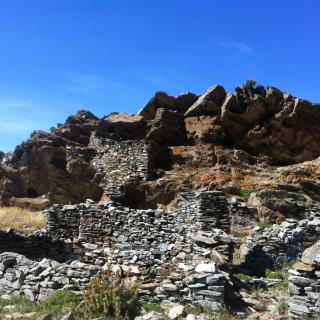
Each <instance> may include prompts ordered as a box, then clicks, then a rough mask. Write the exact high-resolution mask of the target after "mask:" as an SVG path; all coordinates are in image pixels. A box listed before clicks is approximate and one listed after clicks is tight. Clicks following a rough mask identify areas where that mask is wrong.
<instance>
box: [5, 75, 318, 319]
mask: <svg viewBox="0 0 320 320" xmlns="http://www.w3.org/2000/svg"><path fill="white" fill-rule="evenodd" d="M0 158H1V165H0V204H1V205H5V206H8V205H11V206H18V207H27V208H31V209H34V210H44V209H45V208H48V207H50V206H51V205H53V204H70V203H72V204H78V203H80V202H85V201H86V200H87V199H91V200H93V201H100V200H102V201H118V202H119V203H120V204H121V205H123V206H124V207H128V208H130V210H131V209H132V210H138V209H139V210H165V211H166V212H172V213H175V212H177V206H178V199H179V194H181V193H182V192H186V191H196V190H199V191H201V190H219V191H221V192H222V193H223V194H225V195H226V199H227V201H228V208H229V211H230V221H229V223H230V230H229V231H228V232H229V233H228V237H230V239H231V240H230V241H231V242H232V243H233V244H234V250H233V253H232V259H231V260H229V261H227V263H226V264H227V267H226V268H225V269H224V270H223V272H225V275H226V279H227V281H226V283H227V286H228V288H227V289H226V295H225V307H223V308H222V310H220V311H219V313H218V314H216V315H212V313H210V312H207V310H203V309H201V310H200V309H197V308H195V307H194V306H193V307H190V306H188V305H182V304H179V303H176V302H175V303H174V304H172V303H171V304H168V302H164V303H162V304H160V303H156V304H154V303H149V304H144V308H143V309H142V311H141V315H140V316H139V317H138V318H137V319H139V320H148V319H149V320H156V319H187V320H192V319H228V318H230V319H234V318H246V319H266V320H267V319H287V318H288V317H293V318H300V319H302V318H304V317H305V318H312V317H313V318H316V317H317V316H319V314H320V308H319V305H320V298H319V296H318V289H317V288H318V287H319V284H318V281H319V280H318V274H319V273H318V272H320V271H318V264H320V261H318V260H319V259H318V255H319V254H320V253H319V252H320V249H319V246H318V245H317V241H319V240H320V105H318V104H313V103H311V102H309V101H306V100H302V99H299V98H296V97H293V96H292V95H291V94H288V93H283V92H281V91H280V90H279V89H277V88H274V87H267V88H265V87H263V86H257V85H255V84H254V83H253V82H250V81H248V82H247V83H245V84H244V85H242V86H241V87H237V88H236V89H235V91H234V92H231V93H227V92H226V91H225V89H224V88H223V87H222V86H219V85H216V86H213V87H211V88H209V89H208V90H207V91H206V92H205V93H204V94H203V95H201V96H198V95H195V94H192V93H183V94H181V95H179V96H177V97H171V96H168V95H167V94H166V93H163V92H158V93H156V94H155V96H154V97H153V98H152V99H151V100H150V101H149V102H148V103H147V104H146V105H145V106H144V107H143V108H142V109H141V110H140V111H139V113H138V114H137V115H129V114H123V113H113V114H110V115H108V116H105V117H103V118H100V119H99V118H97V117H96V116H94V115H93V114H92V113H90V112H89V111H79V112H78V113H77V114H76V115H74V116H70V117H69V118H68V119H67V120H66V122H65V123H64V124H58V125H57V127H56V128H52V129H51V131H50V133H46V132H40V131H35V132H33V133H32V134H31V137H30V139H28V140H27V141H25V142H23V143H22V144H21V145H19V146H17V147H16V149H15V150H14V151H13V152H12V153H7V154H4V153H1V155H0ZM128 210H129V209H128ZM128 212H129V211H128ZM141 212H142V211H141ZM4 239H7V238H6V237H4ZM24 241H25V240H24ZM0 248H3V244H2V245H1V237H0ZM2 252H4V250H3V249H2V251H0V253H2ZM0 256H1V254H0ZM30 263H31V262H30ZM32 263H35V262H32ZM37 263H38V262H37ZM45 269H46V268H43V270H42V272H45ZM9 271H10V270H9ZM5 272H6V269H5V268H4V267H3V266H2V269H1V264H0V275H1V273H3V274H5ZM15 272H18V271H17V270H16V271H15ZM62 273H63V272H62ZM9 274H10V275H9ZM60 276H61V275H60ZM63 276H64V275H63ZM6 277H9V278H8V279H6V281H11V282H14V279H13V278H14V277H16V275H13V272H8V276H6ZM10 277H13V278H10ZM35 281H36V280H35ZM319 283H320V282H319ZM32 285H35V284H32ZM0 289H1V288H0ZM69 298H70V297H68V299H69ZM50 304H52V305H55V304H57V305H59V307H57V310H60V311H61V302H60V301H55V302H51V303H50ZM76 305H77V303H75V301H74V300H73V298H70V301H69V300H68V302H67V303H65V307H66V310H64V311H63V314H64V315H62V314H61V312H57V311H56V310H52V309H49V310H47V309H46V307H43V308H42V309H41V307H38V308H35V307H34V306H33V305H30V304H28V302H25V301H24V302H21V301H18V300H12V297H6V296H3V297H2V299H1V300H0V318H3V319H14V318H16V319H19V318H20V319H50V317H51V318H56V319H58V318H61V317H62V316H65V318H63V319H73V317H76V318H79V314H77V308H76ZM70 312H72V314H71V313H70ZM68 313H69V314H68ZM49 314H51V316H49ZM44 315H47V318H45V317H44ZM41 316H42V318H41ZM79 319H80V318H79Z"/></svg>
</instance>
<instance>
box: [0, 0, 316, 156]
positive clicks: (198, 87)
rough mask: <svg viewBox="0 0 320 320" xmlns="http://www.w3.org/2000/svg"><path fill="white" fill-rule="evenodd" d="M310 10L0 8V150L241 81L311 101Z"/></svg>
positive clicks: (249, 6) (257, 5)
mask: <svg viewBox="0 0 320 320" xmlns="http://www.w3.org/2000/svg"><path fill="white" fill-rule="evenodd" d="M319 12H320V1H318V0H308V1H292V0H290V1H289V0H277V1H276V0H268V1H254V0H251V1H249V0H247V1H245V0H229V1H227V0H226V1H222V0H221V1H215V0H161V1H157V0H155V1H151V0H135V1H133V0H130V1H129V0H109V1H108V0H41V1H40V0H37V1H36V0H0V48H1V50H0V150H4V151H8V150H12V149H14V146H15V145H16V144H18V143H20V142H21V141H22V140H24V139H26V138H28V136H29V134H30V133H31V132H32V131H33V130H35V129H42V130H48V129H49V128H50V127H52V126H55V125H56V123H58V122H64V120H65V118H66V117H67V116H68V115H69V114H73V113H75V112H76V111H77V110H79V109H89V110H90V111H92V112H93V113H95V114H96V115H98V116H103V115H105V114H108V113H110V112H112V111H122V112H130V113H134V112H137V111H138V109H139V108H140V107H141V106H143V105H144V103H145V102H146V101H147V100H148V99H149V98H150V97H151V96H152V95H153V94H154V92H155V91H159V90H161V91H167V92H168V93H170V94H172V95H177V94H179V93H180V92H183V91H193V92H195V93H197V94H201V93H202V92H203V91H205V90H206V89H207V88H208V87H209V86H210V85H213V84H216V83H219V84H222V85H224V86H225V88H226V89H227V90H233V88H234V87H235V86H237V85H239V84H241V83H242V82H244V80H245V79H255V80H257V82H258V83H261V84H264V85H274V86H277V87H279V88H280V89H282V90H284V91H289V92H291V93H292V94H294V95H296V96H300V97H302V98H306V99H310V100H312V101H315V102H316V101H320V19H319Z"/></svg>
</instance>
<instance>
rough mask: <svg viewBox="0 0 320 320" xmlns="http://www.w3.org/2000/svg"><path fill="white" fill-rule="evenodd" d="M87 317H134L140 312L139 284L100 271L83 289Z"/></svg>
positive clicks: (84, 309) (120, 318)
mask: <svg viewBox="0 0 320 320" xmlns="http://www.w3.org/2000/svg"><path fill="white" fill-rule="evenodd" d="M82 309H83V310H82V313H83V315H84V316H85V319H94V318H98V317H102V318H103V319H112V320H124V319H134V317H135V316H136V315H137V314H138V286H137V284H135V283H134V282H133V281H132V280H130V279H129V278H123V277H121V276H119V275H113V274H112V273H111V271H110V270H107V271H103V272H100V273H99V274H98V275H97V276H96V277H94V278H93V279H92V280H91V281H90V283H89V284H88V285H87V287H86V288H85V290H84V291H83V304H82Z"/></svg>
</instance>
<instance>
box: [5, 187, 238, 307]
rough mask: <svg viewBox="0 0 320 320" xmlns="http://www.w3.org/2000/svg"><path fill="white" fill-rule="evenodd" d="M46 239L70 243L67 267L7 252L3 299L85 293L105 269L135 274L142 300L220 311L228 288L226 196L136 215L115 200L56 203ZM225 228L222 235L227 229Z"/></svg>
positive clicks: (188, 195)
mask: <svg viewBox="0 0 320 320" xmlns="http://www.w3.org/2000/svg"><path fill="white" fill-rule="evenodd" d="M46 216H47V235H48V236H49V237H50V239H51V241H53V242H59V243H60V242H61V243H62V242H63V243H64V245H65V248H68V250H65V251H64V252H65V254H66V255H65V259H66V262H62V263H59V262H57V261H55V260H52V259H42V260H41V259H28V258H26V257H25V256H24V255H20V254H17V253H12V252H11V253H10V252H5V253H2V254H0V286H1V288H2V293H1V294H23V295H26V296H27V297H28V298H29V299H30V300H32V301H35V300H39V299H43V298H45V297H47V296H48V295H50V294H52V293H53V292H54V291H55V290H57V289H68V290H80V289H81V288H82V287H83V286H84V285H85V284H86V283H88V281H89V280H90V278H91V277H92V276H93V275H94V274H96V273H97V272H98V271H99V270H103V269H111V270H112V271H114V272H119V271H121V272H122V273H125V274H128V275H132V276H136V277H138V279H139V282H140V284H141V285H140V289H139V294H140V298H141V300H142V301H149V302H150V301H154V302H160V301H163V300H170V301H176V302H191V303H195V304H199V305H203V306H206V307H209V308H211V309H213V310H218V309H219V308H220V307H221V304H222V303H223V302H224V298H225V288H226V284H227V282H228V280H227V278H226V277H225V276H224V273H223V272H221V271H220V270H221V269H224V268H227V263H226V262H227V261H228V260H229V259H230V257H231V252H232V247H233V241H232V239H231V237H230V236H229V235H228V234H227V233H226V232H225V231H223V230H222V229H224V230H226V231H227V230H228V228H229V227H228V223H227V222H228V208H227V202H226V200H225V197H224V195H223V193H221V192H218V191H208V190H203V191H201V192H184V193H182V194H181V195H180V196H179V199H178V204H177V211H176V212H166V211H163V210H159V209H158V210H151V209H149V210H137V209H132V208H128V207H123V206H121V205H120V204H118V203H116V202H114V201H108V202H93V201H91V200H88V201H87V202H86V203H82V204H78V205H54V206H52V207H51V208H49V209H48V210H47V211H46ZM221 228H222V229H221Z"/></svg>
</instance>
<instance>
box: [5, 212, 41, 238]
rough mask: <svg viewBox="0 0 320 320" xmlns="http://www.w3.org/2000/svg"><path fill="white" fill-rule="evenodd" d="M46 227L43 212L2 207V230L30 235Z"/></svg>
mask: <svg viewBox="0 0 320 320" xmlns="http://www.w3.org/2000/svg"><path fill="white" fill-rule="evenodd" d="M44 225H45V217H44V215H43V213H42V212H39V211H31V210H28V209H22V208H18V207H0V229H7V228H11V229H14V230H15V231H16V232H23V233H30V232H33V231H35V230H39V229H41V228H43V227H44Z"/></svg>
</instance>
